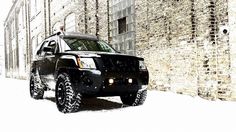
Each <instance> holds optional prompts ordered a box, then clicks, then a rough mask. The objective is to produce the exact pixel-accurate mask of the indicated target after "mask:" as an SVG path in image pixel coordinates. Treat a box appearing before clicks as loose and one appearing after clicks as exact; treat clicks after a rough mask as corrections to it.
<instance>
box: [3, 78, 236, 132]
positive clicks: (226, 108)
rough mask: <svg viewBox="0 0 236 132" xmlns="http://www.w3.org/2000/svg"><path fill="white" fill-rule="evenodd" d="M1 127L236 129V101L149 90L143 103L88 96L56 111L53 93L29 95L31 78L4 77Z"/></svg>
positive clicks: (22, 131) (113, 131) (7, 131)
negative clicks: (73, 107)
mask: <svg viewBox="0 0 236 132" xmlns="http://www.w3.org/2000/svg"><path fill="white" fill-rule="evenodd" d="M0 90H1V91H0V105H1V106H0V132H16V131H17V132H43V131H44V132H50V131H51V132H72V131H74V132H75V131H77V132H92V131H94V132H126V131H129V132H165V131H170V132H200V131H201V132H202V131H211V132H213V131H217V132H218V131H221V132H223V131H224V132H235V131H236V127H235V119H236V102H222V101H215V102H212V101H207V100H204V99H201V98H199V97H196V98H192V97H190V96H184V95H177V94H174V93H168V92H167V93H164V92H159V91H149V92H148V97H147V100H146V102H145V104H144V105H143V106H139V107H125V108H122V105H121V103H120V100H119V98H109V99H104V98H100V99H98V100H96V99H89V100H86V101H85V105H84V106H83V109H82V111H80V112H78V113H74V114H62V113H60V112H58V110H57V108H56V104H55V103H54V102H53V96H52V94H51V93H47V94H46V99H44V100H33V99H32V98H30V96H29V88H28V81H24V80H23V81H22V80H14V79H3V78H1V79H0Z"/></svg>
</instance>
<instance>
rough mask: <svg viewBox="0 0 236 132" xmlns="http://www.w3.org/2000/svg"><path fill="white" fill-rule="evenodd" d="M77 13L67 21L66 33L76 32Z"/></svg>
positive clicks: (71, 15) (69, 16) (68, 17)
mask: <svg viewBox="0 0 236 132" xmlns="http://www.w3.org/2000/svg"><path fill="white" fill-rule="evenodd" d="M75 24H76V21H75V13H71V14H70V15H68V16H67V17H66V19H65V31H66V32H75V27H76V26H75Z"/></svg>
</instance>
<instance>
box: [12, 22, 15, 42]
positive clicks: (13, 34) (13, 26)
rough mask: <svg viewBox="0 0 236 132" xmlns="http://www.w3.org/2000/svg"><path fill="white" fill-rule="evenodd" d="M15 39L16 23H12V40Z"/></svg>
mask: <svg viewBox="0 0 236 132" xmlns="http://www.w3.org/2000/svg"><path fill="white" fill-rule="evenodd" d="M14 38H15V21H12V23H11V39H14Z"/></svg>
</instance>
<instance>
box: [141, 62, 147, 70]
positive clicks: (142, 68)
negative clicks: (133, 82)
mask: <svg viewBox="0 0 236 132" xmlns="http://www.w3.org/2000/svg"><path fill="white" fill-rule="evenodd" d="M139 69H140V70H146V69H147V67H146V65H145V63H144V61H139Z"/></svg>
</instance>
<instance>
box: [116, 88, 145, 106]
mask: <svg viewBox="0 0 236 132" xmlns="http://www.w3.org/2000/svg"><path fill="white" fill-rule="evenodd" d="M146 97H147V90H142V91H138V92H137V93H131V94H127V95H123V96H120V99H121V101H122V102H123V104H125V105H129V106H139V105H142V104H143V103H144V102H145V100H146Z"/></svg>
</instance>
